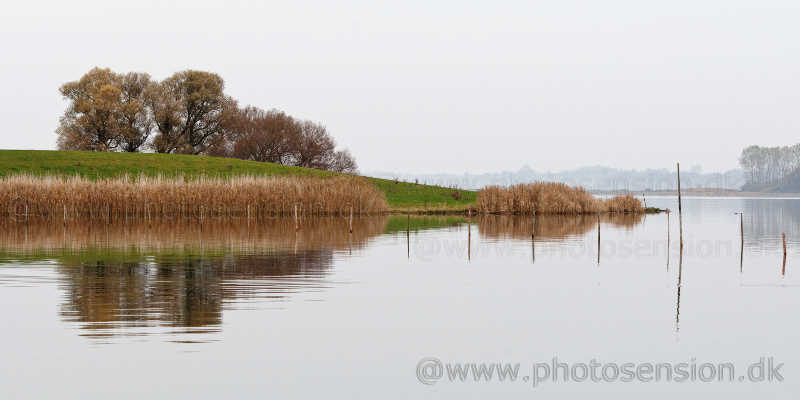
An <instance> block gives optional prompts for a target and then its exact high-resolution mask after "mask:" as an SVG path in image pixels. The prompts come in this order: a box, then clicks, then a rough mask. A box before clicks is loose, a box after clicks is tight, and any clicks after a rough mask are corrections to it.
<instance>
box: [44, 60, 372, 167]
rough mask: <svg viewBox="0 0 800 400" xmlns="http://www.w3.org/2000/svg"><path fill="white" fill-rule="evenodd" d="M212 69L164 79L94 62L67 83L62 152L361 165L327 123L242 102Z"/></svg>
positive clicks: (60, 132) (60, 142)
mask: <svg viewBox="0 0 800 400" xmlns="http://www.w3.org/2000/svg"><path fill="white" fill-rule="evenodd" d="M224 89H225V82H224V81H223V79H222V78H221V77H220V76H219V75H217V74H214V73H211V72H204V71H194V70H186V71H181V72H177V73H175V74H174V75H172V76H170V77H169V78H166V79H164V80H162V81H160V82H159V81H154V80H152V78H151V77H150V75H148V74H146V73H142V72H130V73H127V74H120V73H116V72H113V71H111V70H110V69H107V68H106V69H100V68H94V69H92V70H91V71H89V72H88V73H86V74H85V75H83V77H81V79H79V80H77V81H74V82H68V83H65V84H64V85H63V86H61V88H60V92H61V95H62V96H63V97H64V98H65V99H67V100H68V101H69V106H68V107H67V110H66V111H65V112H64V115H63V116H62V117H61V119H60V122H59V126H58V129H56V133H57V135H58V148H59V149H61V150H89V151H120V152H140V151H150V152H157V153H178V154H202V155H213V156H220V157H235V158H240V159H244V160H254V161H264V162H272V163H278V164H284V165H294V166H300V167H307V168H317V169H324V170H329V171H336V172H356V171H357V169H358V166H357V164H356V161H355V159H354V158H353V156H352V155H351V154H350V152H349V151H347V150H341V151H337V150H336V142H335V141H334V139H333V138H332V137H331V135H330V134H329V133H328V131H327V129H326V128H325V126H323V125H320V124H318V123H315V122H312V121H302V120H298V119H295V118H292V117H291V116H289V115H287V114H286V113H284V112H282V111H278V110H268V111H267V110H262V109H260V108H257V107H253V106H247V107H244V108H242V107H239V106H238V104H237V102H236V100H234V99H233V98H231V97H230V96H228V95H226V94H225V91H224Z"/></svg>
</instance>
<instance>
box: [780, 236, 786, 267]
mask: <svg viewBox="0 0 800 400" xmlns="http://www.w3.org/2000/svg"><path fill="white" fill-rule="evenodd" d="M781 236H782V237H783V270H782V271H781V275H786V232H784V233H782V234H781Z"/></svg>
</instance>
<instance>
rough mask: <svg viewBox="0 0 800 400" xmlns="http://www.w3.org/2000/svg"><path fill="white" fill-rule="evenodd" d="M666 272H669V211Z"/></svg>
mask: <svg viewBox="0 0 800 400" xmlns="http://www.w3.org/2000/svg"><path fill="white" fill-rule="evenodd" d="M667 271H669V210H667Z"/></svg>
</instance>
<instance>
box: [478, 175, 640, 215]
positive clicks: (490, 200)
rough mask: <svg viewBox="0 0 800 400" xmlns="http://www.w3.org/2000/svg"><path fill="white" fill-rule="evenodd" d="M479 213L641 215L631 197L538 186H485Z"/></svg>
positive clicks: (554, 185)
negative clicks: (613, 213)
mask: <svg viewBox="0 0 800 400" xmlns="http://www.w3.org/2000/svg"><path fill="white" fill-rule="evenodd" d="M476 207H477V209H478V211H479V212H484V213H499V214H533V213H534V212H535V213H536V214H566V215H580V214H596V213H602V212H616V213H642V212H644V207H643V206H642V203H641V202H640V201H639V200H638V199H636V198H635V197H633V196H631V195H626V196H617V197H614V198H610V199H606V200H602V199H598V198H596V197H594V196H592V194H590V193H589V192H587V191H586V189H584V188H582V187H572V186H568V185H565V184H563V183H552V182H537V183H528V184H519V185H513V186H508V187H503V186H487V187H485V188H483V189H481V191H480V192H478V200H477V204H476Z"/></svg>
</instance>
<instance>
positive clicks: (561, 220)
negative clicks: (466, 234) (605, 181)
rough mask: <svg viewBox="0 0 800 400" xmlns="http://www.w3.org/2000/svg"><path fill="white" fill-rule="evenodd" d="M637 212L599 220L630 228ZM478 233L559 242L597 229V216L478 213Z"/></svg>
mask: <svg viewBox="0 0 800 400" xmlns="http://www.w3.org/2000/svg"><path fill="white" fill-rule="evenodd" d="M643 221H644V216H643V215H641V214H621V215H602V216H600V223H602V224H609V225H611V226H613V227H618V228H627V229H630V228H633V227H634V226H636V225H638V224H640V223H642V222H643ZM477 222H478V231H479V232H480V234H481V236H484V237H487V238H494V239H528V240H529V239H530V238H531V236H533V237H534V238H535V240H536V241H559V240H564V239H569V238H575V237H581V236H583V235H585V234H586V233H588V232H590V231H592V230H593V229H597V224H598V217H597V216H592V215H582V216H566V215H540V216H537V217H535V218H533V217H517V216H505V215H481V216H479V217H478V218H477Z"/></svg>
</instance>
